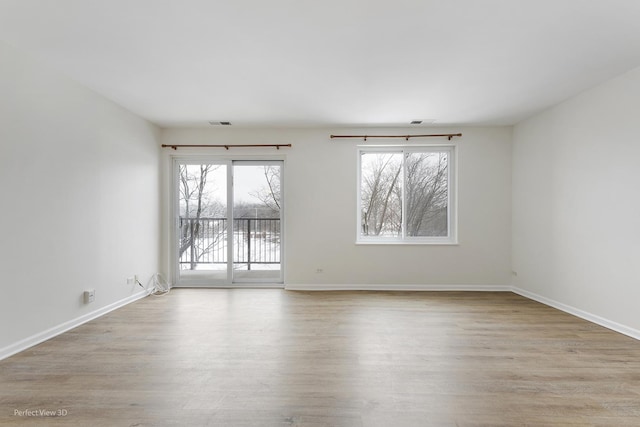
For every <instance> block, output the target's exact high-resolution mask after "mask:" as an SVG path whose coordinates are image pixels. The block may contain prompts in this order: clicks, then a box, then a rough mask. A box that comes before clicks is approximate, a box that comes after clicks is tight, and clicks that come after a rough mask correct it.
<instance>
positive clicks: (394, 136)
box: [331, 133, 462, 141]
mask: <svg viewBox="0 0 640 427" xmlns="http://www.w3.org/2000/svg"><path fill="white" fill-rule="evenodd" d="M445 136H446V137H447V139H448V140H449V141H451V138H453V137H454V136H462V134H461V133H438V134H431V135H331V139H333V138H364V140H365V141H366V140H367V138H404V139H406V140H407V141H408V140H409V138H430V137H445Z"/></svg>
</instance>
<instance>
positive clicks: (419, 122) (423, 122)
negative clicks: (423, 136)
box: [411, 119, 436, 125]
mask: <svg viewBox="0 0 640 427" xmlns="http://www.w3.org/2000/svg"><path fill="white" fill-rule="evenodd" d="M435 121H436V119H424V120H412V121H411V124H412V125H429V124H431V123H433V122H435Z"/></svg>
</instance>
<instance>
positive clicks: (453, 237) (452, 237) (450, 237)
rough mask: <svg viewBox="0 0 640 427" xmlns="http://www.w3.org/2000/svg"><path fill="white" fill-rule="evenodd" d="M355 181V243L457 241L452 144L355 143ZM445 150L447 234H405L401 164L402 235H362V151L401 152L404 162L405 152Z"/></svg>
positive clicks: (411, 243)
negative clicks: (359, 144)
mask: <svg viewBox="0 0 640 427" xmlns="http://www.w3.org/2000/svg"><path fill="white" fill-rule="evenodd" d="M357 148H358V149H357V171H358V173H357V184H356V199H357V203H356V205H357V207H356V209H357V213H356V218H357V220H356V244H365V245H368V244H374V245H379V244H382V245H385V244H391V245H397V244H400V245H457V244H458V233H457V229H458V216H457V201H458V200H457V179H456V178H457V150H456V146H455V145H452V144H443V145H412V146H405V145H378V146H374V145H367V146H358V147H357ZM412 152H413V153H425V152H436V153H442V152H446V153H447V183H448V189H447V196H448V200H447V228H448V233H447V236H407V235H406V228H405V227H406V221H405V215H406V209H405V205H406V198H405V194H404V192H405V189H406V178H405V176H404V167H403V169H402V235H401V236H398V237H393V236H384V237H380V236H363V235H362V197H361V188H360V185H361V183H362V154H365V153H401V154H402V159H403V162H404V161H405V153H412Z"/></svg>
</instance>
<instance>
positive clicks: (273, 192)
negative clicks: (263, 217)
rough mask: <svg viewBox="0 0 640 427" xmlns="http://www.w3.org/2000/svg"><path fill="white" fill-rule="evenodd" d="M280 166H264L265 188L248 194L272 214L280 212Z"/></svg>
mask: <svg viewBox="0 0 640 427" xmlns="http://www.w3.org/2000/svg"><path fill="white" fill-rule="evenodd" d="M280 169H281V168H280V166H274V165H265V166H264V178H265V182H266V184H265V186H264V187H262V188H260V189H259V190H257V191H253V192H251V193H249V194H250V195H251V196H253V197H255V198H256V199H258V200H259V201H260V202H261V203H263V204H264V205H265V206H266V207H268V208H269V209H271V210H272V211H274V212H279V211H280V204H281V194H280Z"/></svg>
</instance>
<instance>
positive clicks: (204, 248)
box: [179, 217, 280, 270]
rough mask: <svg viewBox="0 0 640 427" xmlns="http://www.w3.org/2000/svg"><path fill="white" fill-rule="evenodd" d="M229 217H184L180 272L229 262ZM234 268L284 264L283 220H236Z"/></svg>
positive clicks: (181, 220)
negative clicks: (282, 262) (281, 221)
mask: <svg viewBox="0 0 640 427" xmlns="http://www.w3.org/2000/svg"><path fill="white" fill-rule="evenodd" d="M228 223H229V221H228V220H227V219H226V218H199V219H196V218H182V217H181V218H180V254H179V255H180V257H179V263H180V269H181V270H187V269H188V270H196V269H206V268H207V266H212V265H214V264H226V263H227V261H228V245H227V240H228V236H227V234H228V233H227V227H228ZM232 236H233V264H234V268H238V269H244V268H245V266H246V269H247V270H251V266H252V265H254V264H275V265H277V264H280V219H279V218H238V219H234V220H233V233H232Z"/></svg>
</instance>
